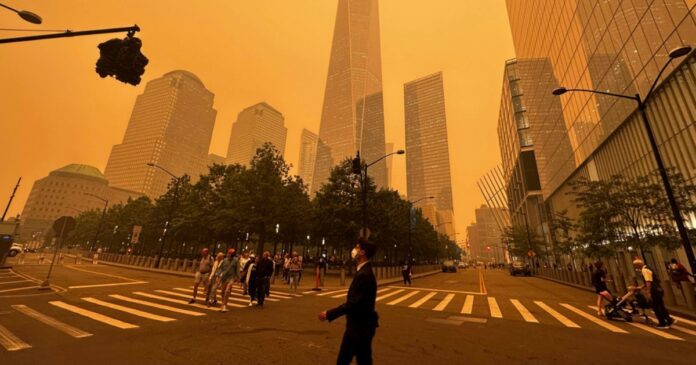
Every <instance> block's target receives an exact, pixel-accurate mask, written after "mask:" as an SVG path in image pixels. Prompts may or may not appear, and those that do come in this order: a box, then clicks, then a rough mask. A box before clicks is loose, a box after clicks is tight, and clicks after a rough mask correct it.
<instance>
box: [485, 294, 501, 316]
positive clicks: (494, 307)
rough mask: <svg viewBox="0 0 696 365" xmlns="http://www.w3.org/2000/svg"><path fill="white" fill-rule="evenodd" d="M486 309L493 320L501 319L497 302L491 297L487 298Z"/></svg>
mask: <svg viewBox="0 0 696 365" xmlns="http://www.w3.org/2000/svg"><path fill="white" fill-rule="evenodd" d="M488 309H489V310H490V313H491V317H493V318H503V313H502V312H501V311H500V307H499V306H498V301H497V300H495V298H493V297H488Z"/></svg>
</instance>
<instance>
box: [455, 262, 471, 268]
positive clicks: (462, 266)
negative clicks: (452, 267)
mask: <svg viewBox="0 0 696 365" xmlns="http://www.w3.org/2000/svg"><path fill="white" fill-rule="evenodd" d="M468 266H469V265H467V263H466V262H463V261H460V262H459V265H457V268H459V269H466V268H467V267H468Z"/></svg>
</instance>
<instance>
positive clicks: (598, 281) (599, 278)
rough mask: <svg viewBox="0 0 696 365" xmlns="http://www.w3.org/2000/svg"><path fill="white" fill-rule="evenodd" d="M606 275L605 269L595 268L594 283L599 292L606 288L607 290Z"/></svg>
mask: <svg viewBox="0 0 696 365" xmlns="http://www.w3.org/2000/svg"><path fill="white" fill-rule="evenodd" d="M605 277H606V273H605V272H604V270H600V269H598V270H595V271H594V272H593V273H592V285H594V287H595V291H596V292H597V293H601V292H603V291H605V290H607V283H606V282H604V278H605Z"/></svg>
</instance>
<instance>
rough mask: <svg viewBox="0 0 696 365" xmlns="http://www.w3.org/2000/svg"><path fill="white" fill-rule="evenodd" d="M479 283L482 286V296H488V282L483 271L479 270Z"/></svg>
mask: <svg viewBox="0 0 696 365" xmlns="http://www.w3.org/2000/svg"><path fill="white" fill-rule="evenodd" d="M479 283H480V284H481V294H483V295H486V294H488V290H486V281H485V280H484V279H483V271H481V269H479Z"/></svg>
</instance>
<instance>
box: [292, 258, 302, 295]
mask: <svg viewBox="0 0 696 365" xmlns="http://www.w3.org/2000/svg"><path fill="white" fill-rule="evenodd" d="M292 255H293V257H292V259H291V260H290V291H291V292H293V293H297V286H298V285H299V284H300V273H301V272H302V261H301V260H300V256H299V255H298V254H297V252H293V253H292Z"/></svg>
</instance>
